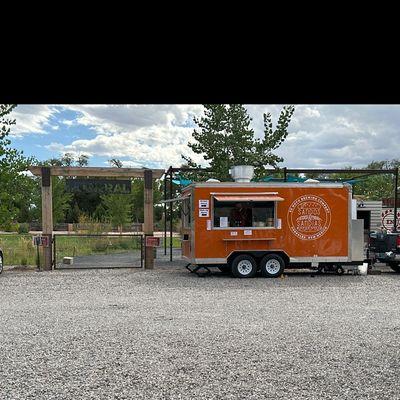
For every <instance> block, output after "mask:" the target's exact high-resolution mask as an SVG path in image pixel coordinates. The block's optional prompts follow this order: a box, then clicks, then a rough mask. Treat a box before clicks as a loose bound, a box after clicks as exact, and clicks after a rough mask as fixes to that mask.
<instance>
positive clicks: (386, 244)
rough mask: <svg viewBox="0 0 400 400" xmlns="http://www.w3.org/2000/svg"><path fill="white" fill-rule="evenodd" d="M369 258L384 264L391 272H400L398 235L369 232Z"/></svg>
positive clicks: (399, 242)
mask: <svg viewBox="0 0 400 400" xmlns="http://www.w3.org/2000/svg"><path fill="white" fill-rule="evenodd" d="M369 258H370V259H371V260H372V261H375V260H377V261H379V262H382V263H386V264H388V265H389V266H390V268H392V269H393V271H396V272H400V233H386V232H371V233H370V238H369Z"/></svg>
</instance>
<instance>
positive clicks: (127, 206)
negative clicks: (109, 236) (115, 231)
mask: <svg viewBox="0 0 400 400" xmlns="http://www.w3.org/2000/svg"><path fill="white" fill-rule="evenodd" d="M101 200H102V204H103V206H104V208H105V209H106V213H107V217H108V218H109V221H110V222H111V224H112V225H113V226H117V227H119V230H120V232H122V225H124V224H127V223H129V222H130V210H131V196H129V195H127V194H108V195H104V196H101Z"/></svg>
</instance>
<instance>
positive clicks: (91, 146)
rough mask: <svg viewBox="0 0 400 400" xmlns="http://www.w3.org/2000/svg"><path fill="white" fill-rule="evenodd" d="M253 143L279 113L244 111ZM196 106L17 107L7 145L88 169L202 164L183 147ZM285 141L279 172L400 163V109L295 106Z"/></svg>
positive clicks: (267, 108)
mask: <svg viewBox="0 0 400 400" xmlns="http://www.w3.org/2000/svg"><path fill="white" fill-rule="evenodd" d="M246 108H247V110H248V112H249V114H250V116H251V118H252V127H253V128H254V130H255V132H256V135H257V136H260V137H261V136H262V134H263V113H264V112H271V114H272V117H273V121H274V124H275V123H276V121H277V118H278V115H279V111H280V109H281V106H279V105H261V104H258V105H246ZM202 111H203V107H202V106H201V105H173V104H172V105H19V106H18V107H17V108H16V109H15V111H14V112H13V116H14V117H15V118H16V120H17V124H16V126H14V127H13V129H12V135H11V139H12V145H13V146H14V147H16V148H17V149H20V150H23V151H24V153H25V154H26V155H32V156H35V157H36V158H38V159H39V160H45V159H48V158H51V157H59V156H60V155H62V154H64V153H65V152H70V153H73V154H74V155H79V154H87V155H89V156H90V165H91V166H107V165H108V163H107V160H108V159H110V158H119V159H121V160H122V161H123V162H124V166H133V167H140V166H146V167H153V168H167V167H168V166H169V165H173V166H179V165H180V164H181V163H182V159H181V156H180V155H181V154H182V153H184V154H188V155H190V156H192V157H193V158H194V159H195V160H196V161H197V162H199V163H201V164H202V165H206V162H205V161H204V160H203V159H202V157H201V156H199V155H194V154H192V153H191V152H190V150H189V149H188V147H187V142H188V141H189V140H190V138H191V133H192V131H193V127H194V123H193V117H194V116H200V115H202ZM289 132H290V133H289V136H288V137H287V139H286V141H285V142H284V143H283V145H282V146H281V147H280V148H279V149H278V150H277V151H276V152H277V153H278V154H279V155H281V156H283V157H284V159H285V161H284V162H283V163H282V165H281V166H287V167H292V168H294V167H297V168H301V167H303V168H341V167H346V166H349V165H352V166H354V167H363V166H366V165H367V164H368V163H369V162H371V161H373V160H384V159H392V158H400V154H399V151H398V148H399V139H400V106H397V105H296V111H295V114H294V117H293V120H292V122H291V124H290V127H289Z"/></svg>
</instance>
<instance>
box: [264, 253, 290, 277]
mask: <svg viewBox="0 0 400 400" xmlns="http://www.w3.org/2000/svg"><path fill="white" fill-rule="evenodd" d="M260 267H261V275H262V276H263V277H264V278H277V277H278V276H281V275H282V273H283V270H284V269H285V261H283V258H282V257H281V256H278V254H268V255H266V256H264V257H263V259H262V260H261V262H260Z"/></svg>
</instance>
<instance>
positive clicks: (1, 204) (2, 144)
mask: <svg viewBox="0 0 400 400" xmlns="http://www.w3.org/2000/svg"><path fill="white" fill-rule="evenodd" d="M15 107H16V105H15V104H2V105H0V171H1V173H0V225H7V224H10V223H11V222H13V221H16V220H17V218H18V217H19V216H20V215H21V212H20V211H21V208H24V210H25V211H24V212H25V213H27V212H28V211H29V212H30V203H31V201H30V196H29V195H28V194H29V193H31V191H32V188H33V185H34V183H33V182H32V180H31V178H30V177H29V176H27V175H26V170H27V168H28V166H29V165H31V164H33V163H34V159H33V158H32V157H28V158H27V157H25V156H24V155H23V152H22V151H18V150H16V149H13V148H12V147H11V146H10V145H11V140H10V139H9V134H10V131H11V127H12V125H15V123H16V120H15V119H11V118H9V114H10V113H11V111H12V110H13V109H14V108H15ZM29 212H28V214H29ZM26 217H28V216H27V215H25V217H24V218H26Z"/></svg>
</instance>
